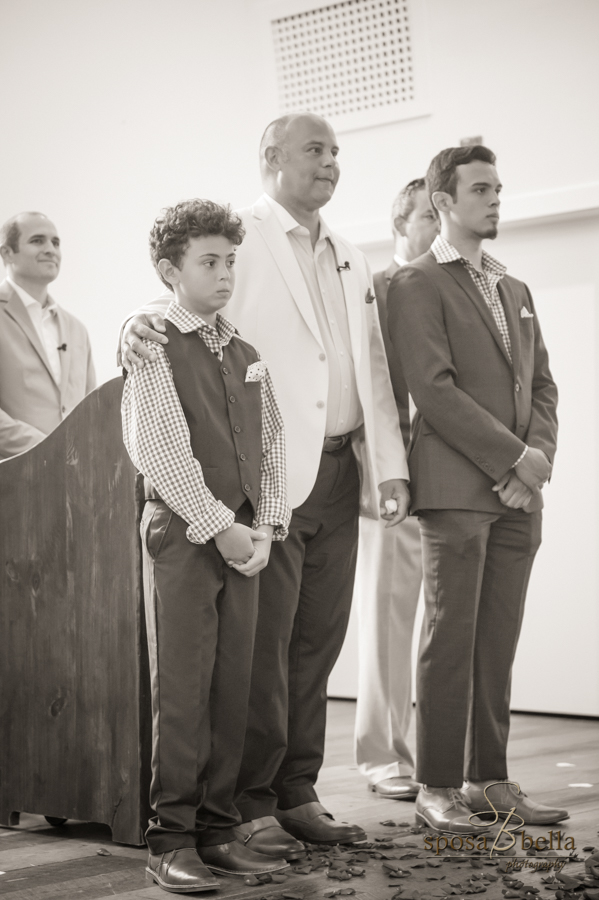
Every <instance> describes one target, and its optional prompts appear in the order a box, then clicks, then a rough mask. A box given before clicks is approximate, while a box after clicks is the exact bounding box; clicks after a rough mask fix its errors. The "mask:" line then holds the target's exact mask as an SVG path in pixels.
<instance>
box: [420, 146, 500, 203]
mask: <svg viewBox="0 0 599 900" xmlns="http://www.w3.org/2000/svg"><path fill="white" fill-rule="evenodd" d="M475 159H478V160H480V161H481V162H486V163H491V165H492V166H494V165H495V159H496V157H495V154H494V153H493V151H492V150H489V148H488V147H483V145H482V144H473V145H472V146H468V147H448V149H447V150H441V152H440V153H438V154H437V155H436V156H435V158H434V159H433V161H432V162H431V164H430V166H429V167H428V172H427V173H426V188H427V190H428V193H429V197H431V198H432V196H433V194H434V193H435V191H443V192H444V193H446V194H450V196H451V197H452V198H453V199H454V200H455V199H456V190H457V186H458V174H457V172H456V169H457V167H458V166H467V165H468V163H471V162H474V160H475Z"/></svg>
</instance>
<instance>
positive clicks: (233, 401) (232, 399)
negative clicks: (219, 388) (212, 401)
mask: <svg viewBox="0 0 599 900" xmlns="http://www.w3.org/2000/svg"><path fill="white" fill-rule="evenodd" d="M229 400H230V402H231V403H235V397H234V396H233V394H231V396H230V397H229Z"/></svg>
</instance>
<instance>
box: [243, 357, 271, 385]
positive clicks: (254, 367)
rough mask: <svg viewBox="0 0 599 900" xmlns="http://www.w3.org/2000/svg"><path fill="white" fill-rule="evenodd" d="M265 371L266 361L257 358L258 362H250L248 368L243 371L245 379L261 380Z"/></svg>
mask: <svg viewBox="0 0 599 900" xmlns="http://www.w3.org/2000/svg"><path fill="white" fill-rule="evenodd" d="M267 371H268V369H267V365H266V362H265V361H264V360H263V359H259V360H258V362H255V363H252V364H251V366H248V370H247V372H246V373H245V380H246V381H262V379H263V378H264V376H265V375H266V373H267Z"/></svg>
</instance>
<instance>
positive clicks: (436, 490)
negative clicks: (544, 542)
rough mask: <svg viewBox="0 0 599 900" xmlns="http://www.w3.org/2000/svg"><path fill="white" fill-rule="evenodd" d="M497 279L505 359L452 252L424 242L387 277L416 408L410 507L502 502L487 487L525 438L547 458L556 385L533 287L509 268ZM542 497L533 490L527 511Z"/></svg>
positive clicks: (551, 450)
mask: <svg viewBox="0 0 599 900" xmlns="http://www.w3.org/2000/svg"><path fill="white" fill-rule="evenodd" d="M498 289H499V294H500V296H501V300H502V303H503V307H504V309H505V314H506V319H507V324H508V330H509V334H510V342H511V350H512V360H513V361H510V358H509V356H508V354H507V351H506V349H505V346H504V344H503V340H502V338H501V335H500V333H499V329H498V328H497V325H496V324H495V320H494V318H493V314H492V313H491V311H490V309H489V307H488V306H487V304H486V303H485V300H484V298H483V297H482V295H481V294H480V292H479V291H478V290H477V288H476V287H475V285H474V282H473V281H472V279H471V277H470V275H469V274H468V272H467V271H466V270H465V269H464V267H463V266H462V264H461V263H460V262H451V263H446V264H444V265H439V263H437V261H436V259H435V257H434V256H433V254H432V253H431V252H430V251H429V252H428V253H425V254H424V255H423V256H421V257H419V258H418V259H417V260H414V262H413V263H411V264H410V265H408V266H403V267H402V268H400V269H399V270H398V271H397V272H396V273H395V275H394V276H393V279H392V281H391V284H390V285H389V292H388V296H387V304H388V326H389V334H390V337H391V341H392V343H393V346H394V348H395V351H396V352H397V353H399V356H400V360H401V365H402V370H403V373H404V375H405V379H406V382H407V385H408V388H409V391H410V393H411V395H412V397H413V398H414V403H415V404H416V407H417V409H418V414H417V416H416V417H415V419H414V423H413V430H412V440H411V443H410V447H409V450H408V464H409V467H410V477H411V489H412V511H413V512H417V511H418V510H419V509H471V510H481V511H488V512H505V506H503V504H502V503H501V501H500V500H499V498H498V497H497V494H496V493H495V492H493V491H492V490H491V488H492V487H493V485H494V484H495V483H496V482H497V481H498V480H499V479H500V478H501V477H502V476H503V475H504V474H505V473H506V472H508V470H509V469H510V467H511V466H512V465H513V464H514V462H515V461H516V460H517V459H518V457H519V456H520V454H521V453H522V451H523V449H524V446H525V443H526V444H529V445H530V446H531V447H536V448H538V449H540V450H543V451H544V452H545V453H546V454H547V456H548V457H549V459H550V460H551V461H552V460H553V456H554V454H555V448H556V442H557V416H556V406H557V388H556V386H555V383H554V381H553V378H552V377H551V372H550V370H549V360H548V356H547V350H546V349H545V344H544V342H543V337H542V335H541V330H540V327H539V321H538V318H537V315H536V312H535V307H534V304H533V301H532V297H531V295H530V292H529V290H528V288H527V287H526V285H525V284H523V283H522V282H521V281H518V280H517V279H516V278H512V277H511V276H510V275H505V276H504V277H503V279H502V280H501V281H500V282H499V288H498ZM523 310H525V311H526V312H525V314H524V315H522V311H523ZM542 505H543V501H542V494H541V492H537V493H536V494H535V496H534V497H533V499H532V500H531V502H530V503H529V505H528V506H527V507H526V511H528V512H532V511H533V510H535V509H540V508H541V507H542Z"/></svg>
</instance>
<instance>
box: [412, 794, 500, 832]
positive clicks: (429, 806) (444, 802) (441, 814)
mask: <svg viewBox="0 0 599 900" xmlns="http://www.w3.org/2000/svg"><path fill="white" fill-rule="evenodd" d="M472 815H473V812H472V811H471V810H470V809H469V808H468V807H467V806H466V804H465V802H464V798H463V797H462V793H461V791H460V790H459V788H455V787H450V788H437V787H432V788H427V787H426V785H422V788H421V790H420V793H419V794H418V796H417V797H416V824H417V825H427V826H428V827H429V828H434V829H435V831H447V832H448V833H449V834H480V833H481V832H482V831H485V830H486V829H487V828H488V826H487V825H475V824H473V823H472V822H471V821H470V816H472Z"/></svg>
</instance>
